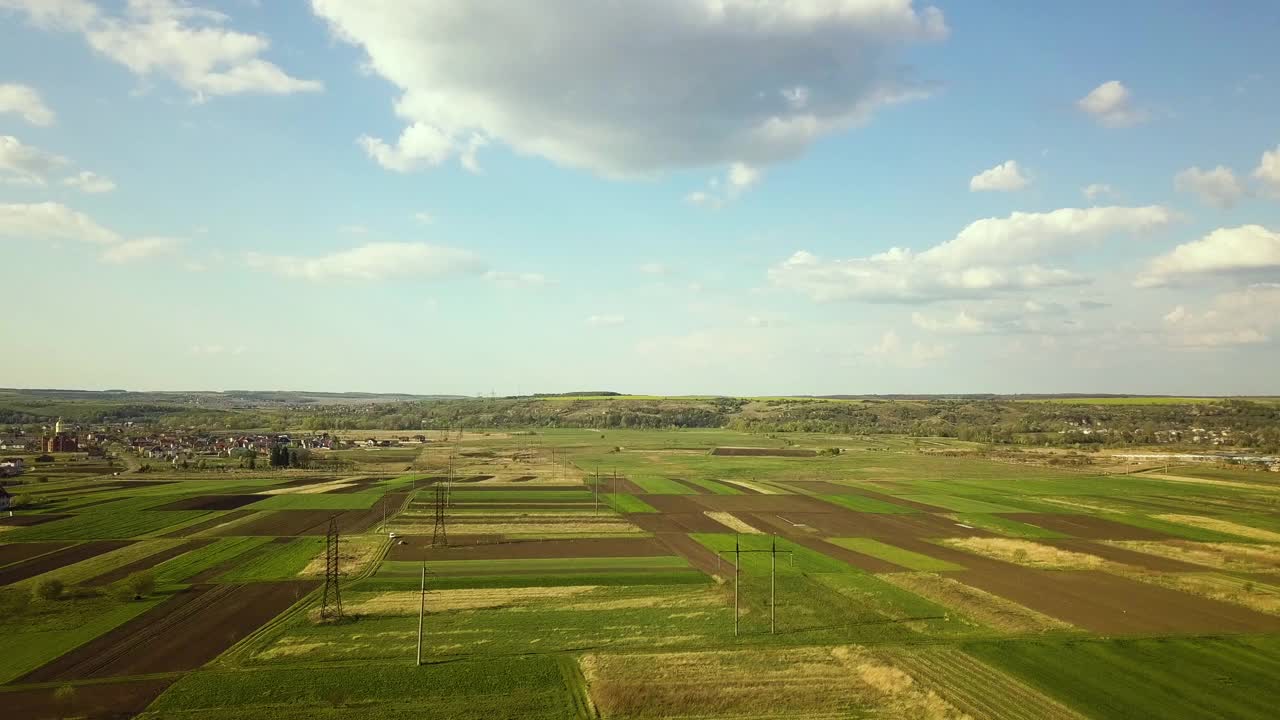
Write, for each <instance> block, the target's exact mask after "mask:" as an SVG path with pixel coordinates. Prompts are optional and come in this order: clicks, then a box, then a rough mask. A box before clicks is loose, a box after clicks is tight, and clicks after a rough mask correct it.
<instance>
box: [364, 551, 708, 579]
mask: <svg viewBox="0 0 1280 720" xmlns="http://www.w3.org/2000/svg"><path fill="white" fill-rule="evenodd" d="M421 567H422V563H418V562H413V561H405V560H400V561H396V560H388V561H386V562H383V563H382V565H381V566H379V568H378V572H377V573H376V577H385V576H387V575H412V576H413V577H418V575H419V570H420V569H421ZM687 567H689V563H688V562H686V561H685V559H684V558H681V557H676V556H674V555H666V556H663V555H659V556H654V557H581V558H519V559H503V560H445V561H436V562H431V563H428V564H427V570H428V572H430V573H431V574H433V575H507V574H510V573H511V572H512V571H520V572H523V571H528V572H531V573H545V574H555V573H561V572H576V571H578V570H596V571H607V572H627V571H631V570H639V571H645V570H680V569H684V568H687Z"/></svg>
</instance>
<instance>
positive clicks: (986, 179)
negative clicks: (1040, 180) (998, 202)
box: [969, 160, 1031, 192]
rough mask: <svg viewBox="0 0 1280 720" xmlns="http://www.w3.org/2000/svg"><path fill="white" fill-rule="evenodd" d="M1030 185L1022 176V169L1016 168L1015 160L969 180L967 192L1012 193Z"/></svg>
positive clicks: (1025, 177) (1024, 176) (1028, 180)
mask: <svg viewBox="0 0 1280 720" xmlns="http://www.w3.org/2000/svg"><path fill="white" fill-rule="evenodd" d="M1030 184H1031V180H1030V179H1028V178H1027V176H1026V175H1023V174H1022V169H1021V168H1019V167H1018V162H1017V161H1016V160H1007V161H1005V162H1003V163H1000V164H999V165H997V166H995V167H993V168H991V169H989V170H983V171H982V172H980V173H978V174H977V175H974V176H973V177H972V178H970V179H969V192H984V191H999V192H1012V191H1014V190H1021V189H1023V188H1025V187H1026V186H1028V185H1030Z"/></svg>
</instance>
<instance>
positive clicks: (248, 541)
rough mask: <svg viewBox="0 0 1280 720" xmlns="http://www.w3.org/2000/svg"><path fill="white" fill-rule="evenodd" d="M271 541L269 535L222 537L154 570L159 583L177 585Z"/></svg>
mask: <svg viewBox="0 0 1280 720" xmlns="http://www.w3.org/2000/svg"><path fill="white" fill-rule="evenodd" d="M269 542H271V538H269V537H239V538H222V539H219V540H216V541H214V542H213V543H210V544H209V545H206V546H204V547H202V548H198V549H196V550H192V551H191V552H188V553H183V554H182V555H179V556H178V557H176V558H173V559H172V560H168V561H165V562H163V563H161V564H159V565H157V566H156V567H155V568H153V569H152V572H153V573H154V574H155V576H156V583H157V584H158V585H175V584H178V583H181V582H183V581H184V580H186V579H187V578H189V577H191V576H192V575H196V574H198V573H201V572H204V571H205V570H208V569H209V568H213V567H217V566H218V565H221V564H222V563H224V562H226V561H228V560H231V559H232V558H236V557H239V556H240V555H243V554H244V553H247V552H249V551H251V550H253V549H255V548H259V547H261V546H263V545H265V544H267V543H269Z"/></svg>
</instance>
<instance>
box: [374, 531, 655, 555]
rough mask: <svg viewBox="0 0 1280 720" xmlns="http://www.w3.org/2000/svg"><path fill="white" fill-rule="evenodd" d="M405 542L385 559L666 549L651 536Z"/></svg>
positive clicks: (409, 539)
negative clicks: (434, 545)
mask: <svg viewBox="0 0 1280 720" xmlns="http://www.w3.org/2000/svg"><path fill="white" fill-rule="evenodd" d="M401 539H402V540H404V541H406V542H407V543H408V544H407V545H393V546H391V550H390V552H388V553H387V559H388V560H421V559H422V558H423V556H424V555H425V556H426V558H427V559H428V560H502V559H511V558H576V557H655V556H660V555H666V554H668V553H667V550H666V548H664V547H663V546H662V545H660V544H658V542H657V541H655V540H654V539H652V538H582V539H573V540H526V541H521V542H499V543H486V544H484V545H464V546H455V547H447V548H431V547H429V545H430V544H431V538H430V537H429V536H426V535H412V536H406V537H403V538H401Z"/></svg>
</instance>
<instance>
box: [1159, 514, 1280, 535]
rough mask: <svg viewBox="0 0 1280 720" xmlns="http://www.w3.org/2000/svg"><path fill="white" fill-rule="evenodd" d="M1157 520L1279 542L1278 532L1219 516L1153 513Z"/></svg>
mask: <svg viewBox="0 0 1280 720" xmlns="http://www.w3.org/2000/svg"><path fill="white" fill-rule="evenodd" d="M1152 517H1154V518H1156V519H1158V520H1165V521H1167V522H1171V523H1177V524H1179V525H1190V526H1191V527H1196V528H1200V529H1201V530H1212V531H1214V532H1220V533H1226V534H1227V535H1236V536H1238V537H1243V538H1250V539H1253V540H1263V541H1266V542H1280V533H1277V532H1272V531H1270V530H1262V529H1260V528H1255V527H1250V526H1248V525H1241V524H1240V523H1234V522H1231V521H1230V520H1223V519H1221V518H1213V517H1205V516H1203V515H1178V514H1168V515H1153V516H1152Z"/></svg>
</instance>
